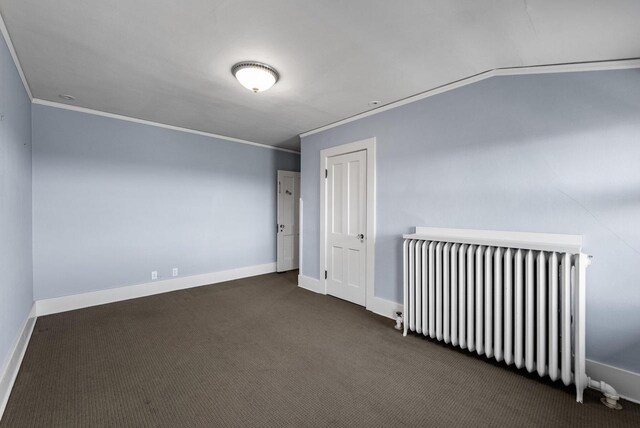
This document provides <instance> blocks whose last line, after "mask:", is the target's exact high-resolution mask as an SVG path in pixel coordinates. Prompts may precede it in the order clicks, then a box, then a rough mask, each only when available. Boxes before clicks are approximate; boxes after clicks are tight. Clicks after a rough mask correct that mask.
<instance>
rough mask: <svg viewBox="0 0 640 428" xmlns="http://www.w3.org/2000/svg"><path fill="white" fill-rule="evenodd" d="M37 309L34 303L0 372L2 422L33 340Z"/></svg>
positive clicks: (0, 417) (0, 414) (0, 416)
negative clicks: (21, 366) (12, 390)
mask: <svg viewBox="0 0 640 428" xmlns="http://www.w3.org/2000/svg"><path fill="white" fill-rule="evenodd" d="M35 308H36V305H35V302H34V304H33V306H31V312H29V316H28V317H27V319H26V320H25V321H24V324H23V325H22V330H20V335H19V336H18V339H17V340H16V343H15V344H14V345H13V349H12V350H11V353H10V356H9V361H7V364H6V366H5V367H3V369H2V371H1V372H0V420H1V419H2V415H3V414H4V409H5V408H6V406H7V402H8V401H9V395H10V394H11V389H12V388H13V384H14V382H15V381H16V377H17V376H18V372H19V371H20V365H21V364H22V359H23V358H24V354H25V352H26V351H27V345H29V339H31V333H32V332H33V327H34V326H35V325H36V310H35Z"/></svg>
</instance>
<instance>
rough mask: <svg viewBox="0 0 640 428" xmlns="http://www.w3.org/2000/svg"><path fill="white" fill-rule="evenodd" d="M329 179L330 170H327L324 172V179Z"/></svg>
mask: <svg viewBox="0 0 640 428" xmlns="http://www.w3.org/2000/svg"><path fill="white" fill-rule="evenodd" d="M327 177H329V170H328V169H325V170H324V178H327Z"/></svg>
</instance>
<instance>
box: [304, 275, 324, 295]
mask: <svg viewBox="0 0 640 428" xmlns="http://www.w3.org/2000/svg"><path fill="white" fill-rule="evenodd" d="M298 287H300V288H304V289H305V290H309V291H313V292H314V293H319V294H327V293H326V292H325V291H324V288H322V286H321V285H320V280H319V279H315V278H311V277H310V276H304V275H298Z"/></svg>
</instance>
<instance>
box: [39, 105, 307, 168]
mask: <svg viewBox="0 0 640 428" xmlns="http://www.w3.org/2000/svg"><path fill="white" fill-rule="evenodd" d="M33 104H37V105H42V106H47V107H54V108H61V109H64V110H71V111H77V112H80V113H87V114H93V115H95V116H102V117H108V118H111V119H118V120H124V121H127V122H134V123H140V124H143V125H149V126H156V127H158V128H165V129H170V130H172V131H179V132H186V133H189V134H195V135H202V136H204V137H210V138H217V139H219V140H226V141H232V142H234V143H241V144H248V145H250V146H256V147H261V148H263V149H271V150H279V151H281V152H287V153H294V154H296V155H299V154H300V152H298V151H295V150H291V149H284V148H282V147H275V146H270V145H268V144H262V143H256V142H254V141H247V140H241V139H239V138H233V137H226V136H224V135H219V134H212V133H210V132H204V131H198V130H195V129H190V128H182V127H180V126H173V125H167V124H165V123H160V122H152V121H150V120H144V119H138V118H135V117H130V116H123V115H121V114H115V113H107V112H104V111H100V110H93V109H90V108H85V107H78V106H73V105H69V104H64V103H58V102H55V101H48V100H43V99H40V98H34V99H33Z"/></svg>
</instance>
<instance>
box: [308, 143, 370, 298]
mask: <svg viewBox="0 0 640 428" xmlns="http://www.w3.org/2000/svg"><path fill="white" fill-rule="evenodd" d="M361 150H365V151H366V154H367V231H366V233H367V235H366V247H365V248H366V251H367V256H366V259H365V260H366V265H367V266H366V273H365V278H366V286H365V288H366V292H365V307H366V308H367V309H369V310H372V309H371V306H372V304H373V299H374V290H375V284H374V272H375V270H374V261H375V244H376V138H375V137H371V138H367V139H365V140H360V141H355V142H353V143H348V144H342V145H340V146H335V147H330V148H328V149H324V150H320V288H321V290H323V291H324V294H327V280H326V279H325V277H324V272H325V271H326V270H327V179H326V175H325V174H326V173H325V170H326V169H327V159H328V158H330V157H332V156H338V155H344V154H347V153H352V152H358V151H361Z"/></svg>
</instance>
